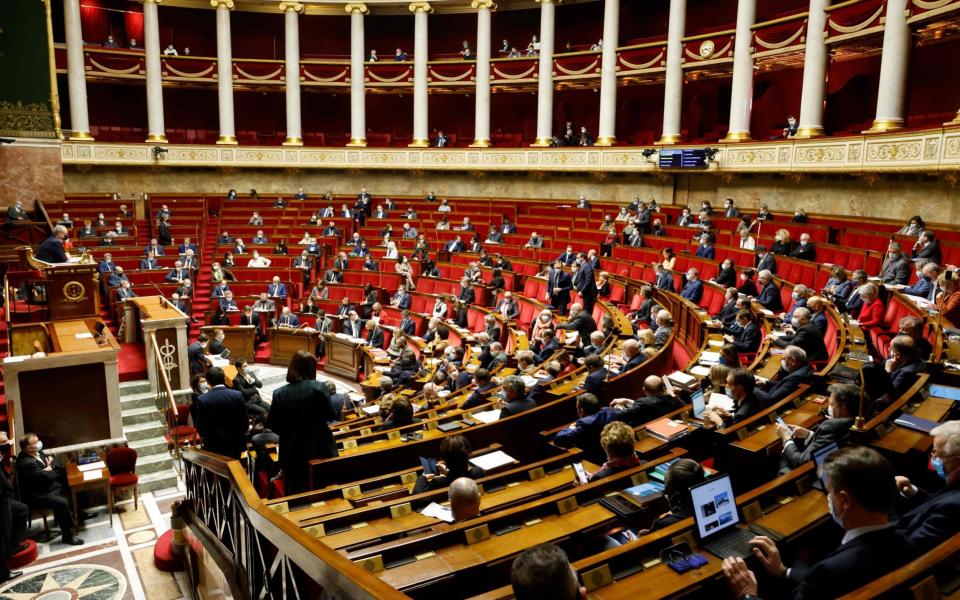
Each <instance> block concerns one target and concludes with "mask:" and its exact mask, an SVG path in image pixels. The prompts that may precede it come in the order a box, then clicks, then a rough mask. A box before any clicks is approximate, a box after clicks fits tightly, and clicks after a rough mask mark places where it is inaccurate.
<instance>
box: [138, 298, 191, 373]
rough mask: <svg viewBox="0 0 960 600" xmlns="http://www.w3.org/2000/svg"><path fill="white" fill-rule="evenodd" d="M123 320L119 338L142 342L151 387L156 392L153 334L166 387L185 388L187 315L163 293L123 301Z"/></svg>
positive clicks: (186, 371)
mask: <svg viewBox="0 0 960 600" xmlns="http://www.w3.org/2000/svg"><path fill="white" fill-rule="evenodd" d="M123 319H124V324H123V334H122V336H121V337H122V339H123V341H124V342H128V343H129V342H136V341H138V340H142V341H143V345H144V351H145V352H146V357H147V376H148V379H150V386H151V390H152V391H153V392H157V391H158V389H157V388H158V382H159V379H158V375H157V373H156V363H157V361H156V360H154V359H153V357H154V354H153V351H154V349H153V337H156V340H157V349H158V350H159V351H160V356H161V357H162V359H163V364H164V365H165V368H166V369H167V377H168V378H169V380H170V387H172V388H173V390H174V391H176V390H186V389H189V388H190V368H189V366H188V362H187V361H188V359H187V345H188V341H187V323H188V321H189V319H188V318H187V315H185V314H183V313H182V312H180V310H179V309H177V308H176V307H175V306H174V305H173V304H171V303H169V302H168V301H167V300H166V299H165V298H164V297H163V296H142V297H137V298H127V299H125V300H124V301H123ZM151 334H153V337H152V336H151Z"/></svg>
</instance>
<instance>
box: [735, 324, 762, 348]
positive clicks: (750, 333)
mask: <svg viewBox="0 0 960 600" xmlns="http://www.w3.org/2000/svg"><path fill="white" fill-rule="evenodd" d="M760 340H761V336H760V327H759V326H758V325H757V324H756V323H753V322H751V323H749V324H747V326H746V327H744V328H743V329H741V330H740V332H739V333H738V334H737V335H736V337H734V338H733V345H734V346H735V347H736V348H737V352H741V353H750V352H756V351H757V349H758V348H759V347H760Z"/></svg>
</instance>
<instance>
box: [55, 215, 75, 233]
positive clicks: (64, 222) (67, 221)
mask: <svg viewBox="0 0 960 600" xmlns="http://www.w3.org/2000/svg"><path fill="white" fill-rule="evenodd" d="M57 225H61V226H63V227H65V228H67V229H73V220H72V219H71V218H70V215H68V214H67V213H63V216H62V217H60V220H59V221H57Z"/></svg>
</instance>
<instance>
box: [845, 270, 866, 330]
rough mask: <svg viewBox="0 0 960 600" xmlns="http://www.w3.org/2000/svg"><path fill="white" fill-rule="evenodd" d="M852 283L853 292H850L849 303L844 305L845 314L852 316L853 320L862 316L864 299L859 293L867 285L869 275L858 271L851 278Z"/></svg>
mask: <svg viewBox="0 0 960 600" xmlns="http://www.w3.org/2000/svg"><path fill="white" fill-rule="evenodd" d="M850 282H851V284H852V288H853V289H852V291H851V292H849V294H850V295H849V296H848V297H847V301H846V302H845V303H844V304H843V312H845V313H847V314H848V315H850V318H851V319H856V318H857V316H858V315H859V314H860V309H861V308H863V298H861V297H860V294H859V293H857V290H859V288H860V286H862V285H864V284H866V283H867V273H866V271H864V270H863V269H857V270H856V271H854V272H853V274H852V275H851V276H850Z"/></svg>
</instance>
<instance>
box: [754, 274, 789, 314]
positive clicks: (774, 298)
mask: <svg viewBox="0 0 960 600" xmlns="http://www.w3.org/2000/svg"><path fill="white" fill-rule="evenodd" d="M757 283H759V284H760V285H759V288H760V295H759V296H757V302H759V303H760V305H761V306H763V307H764V308H765V309H767V310H769V311H771V312H775V313H778V312H781V311H782V310H783V300H782V299H781V298H780V288H778V287H777V284H776V283H774V282H773V274H772V273H771V272H770V271H760V273H759V274H758V275H757Z"/></svg>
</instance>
